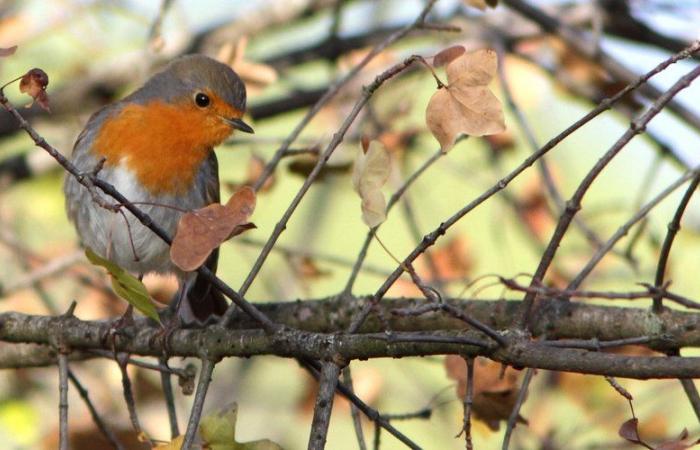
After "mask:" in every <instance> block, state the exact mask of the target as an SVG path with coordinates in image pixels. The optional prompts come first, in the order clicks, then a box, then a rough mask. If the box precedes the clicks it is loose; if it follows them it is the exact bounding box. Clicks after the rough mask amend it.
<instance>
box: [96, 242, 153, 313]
mask: <svg viewBox="0 0 700 450" xmlns="http://www.w3.org/2000/svg"><path fill="white" fill-rule="evenodd" d="M85 256H87V259H88V260H89V261H90V262H91V263H92V264H94V265H96V266H101V267H104V268H105V269H107V271H108V272H109V274H110V277H111V278H112V289H114V292H116V293H117V295H118V296H120V297H121V298H123V299H124V300H126V301H127V302H129V304H131V305H133V306H134V308H136V309H137V310H138V311H140V312H141V313H142V314H144V315H145V316H147V317H150V318H151V319H153V320H155V321H157V322H160V317H159V316H158V311H157V310H156V307H155V304H154V303H153V300H152V299H151V296H150V295H149V294H148V290H147V289H146V286H145V285H144V284H143V283H142V282H141V281H140V280H139V279H138V278H136V277H134V276H133V275H131V274H130V273H129V272H127V271H126V270H124V269H122V268H121V267H119V266H118V265H117V264H115V263H113V262H112V261H110V260H108V259H105V258H103V257H101V256H99V255H98V254H97V253H95V252H94V251H92V249H90V248H87V249H85Z"/></svg>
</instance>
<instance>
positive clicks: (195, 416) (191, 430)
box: [182, 358, 216, 448]
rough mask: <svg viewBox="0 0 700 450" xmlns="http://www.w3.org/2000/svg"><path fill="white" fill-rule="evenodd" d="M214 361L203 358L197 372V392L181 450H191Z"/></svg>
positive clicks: (214, 364)
mask: <svg viewBox="0 0 700 450" xmlns="http://www.w3.org/2000/svg"><path fill="white" fill-rule="evenodd" d="M215 366H216V361H214V360H212V359H209V358H203V359H202V368H201V369H200V371H199V382H198V383H197V391H196V392H195V394H194V402H193V403H192V412H191V413H190V419H189V420H188V421H187V431H185V439H184V440H183V442H182V448H191V447H192V444H193V443H194V438H195V434H196V433H197V428H198V427H199V420H200V418H201V417H202V409H203V408H204V400H205V399H206V397H207V390H208V389H209V384H210V383H211V376H212V374H213V373H214V367H215Z"/></svg>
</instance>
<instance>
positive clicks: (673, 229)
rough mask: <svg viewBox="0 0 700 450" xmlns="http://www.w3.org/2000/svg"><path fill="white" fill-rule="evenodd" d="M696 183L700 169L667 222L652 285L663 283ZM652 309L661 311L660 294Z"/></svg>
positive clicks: (656, 297) (698, 182) (696, 186)
mask: <svg viewBox="0 0 700 450" xmlns="http://www.w3.org/2000/svg"><path fill="white" fill-rule="evenodd" d="M698 184H700V170H698V171H697V172H696V173H695V177H694V178H693V181H692V182H691V183H690V185H688V189H686V191H685V194H683V198H682V199H681V201H680V203H679V204H678V207H677V208H676V212H675V214H674V215H673V219H672V220H671V222H670V223H669V224H668V232H667V233H666V238H665V239H664V243H663V246H662V247H661V252H660V253H659V263H658V265H657V267H656V277H655V279H654V286H656V287H657V288H659V287H661V286H662V285H663V284H664V276H665V275H666V265H667V264H668V257H669V255H670V253H671V246H672V245H673V240H674V239H675V237H676V234H677V233H678V230H680V229H681V219H682V218H683V213H684V212H685V208H686V207H687V206H688V203H689V202H690V199H691V197H692V196H693V194H695V190H696V189H697V188H698ZM652 310H653V311H654V312H655V313H656V314H659V313H661V312H662V311H663V303H662V301H661V295H655V296H654V305H653V306H652Z"/></svg>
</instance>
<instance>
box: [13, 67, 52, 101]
mask: <svg viewBox="0 0 700 450" xmlns="http://www.w3.org/2000/svg"><path fill="white" fill-rule="evenodd" d="M48 85H49V76H48V75H47V74H46V72H44V71H43V70H41V69H38V68H34V69H31V70H30V71H29V72H27V73H25V74H24V75H22V79H21V80H20V82H19V91H20V92H23V93H25V94H27V95H29V96H31V97H32V98H33V99H34V101H36V102H37V103H38V104H39V106H41V107H42V108H44V109H45V110H46V111H50V110H49V97H48V95H46V86H48Z"/></svg>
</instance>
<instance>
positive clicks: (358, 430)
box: [343, 364, 367, 450]
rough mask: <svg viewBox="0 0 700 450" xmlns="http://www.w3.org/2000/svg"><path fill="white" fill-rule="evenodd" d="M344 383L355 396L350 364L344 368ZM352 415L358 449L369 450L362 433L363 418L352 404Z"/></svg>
mask: <svg viewBox="0 0 700 450" xmlns="http://www.w3.org/2000/svg"><path fill="white" fill-rule="evenodd" d="M343 383H344V384H345V386H347V388H348V390H349V391H350V392H352V393H353V394H354V393H355V391H354V390H353V385H352V372H351V371H350V364H348V365H347V366H345V368H343ZM350 415H351V416H352V425H353V427H354V428H355V436H356V437H357V447H358V448H359V450H367V444H366V443H365V434H364V432H363V431H362V418H361V417H360V410H358V409H357V406H355V404H354V403H350Z"/></svg>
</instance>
